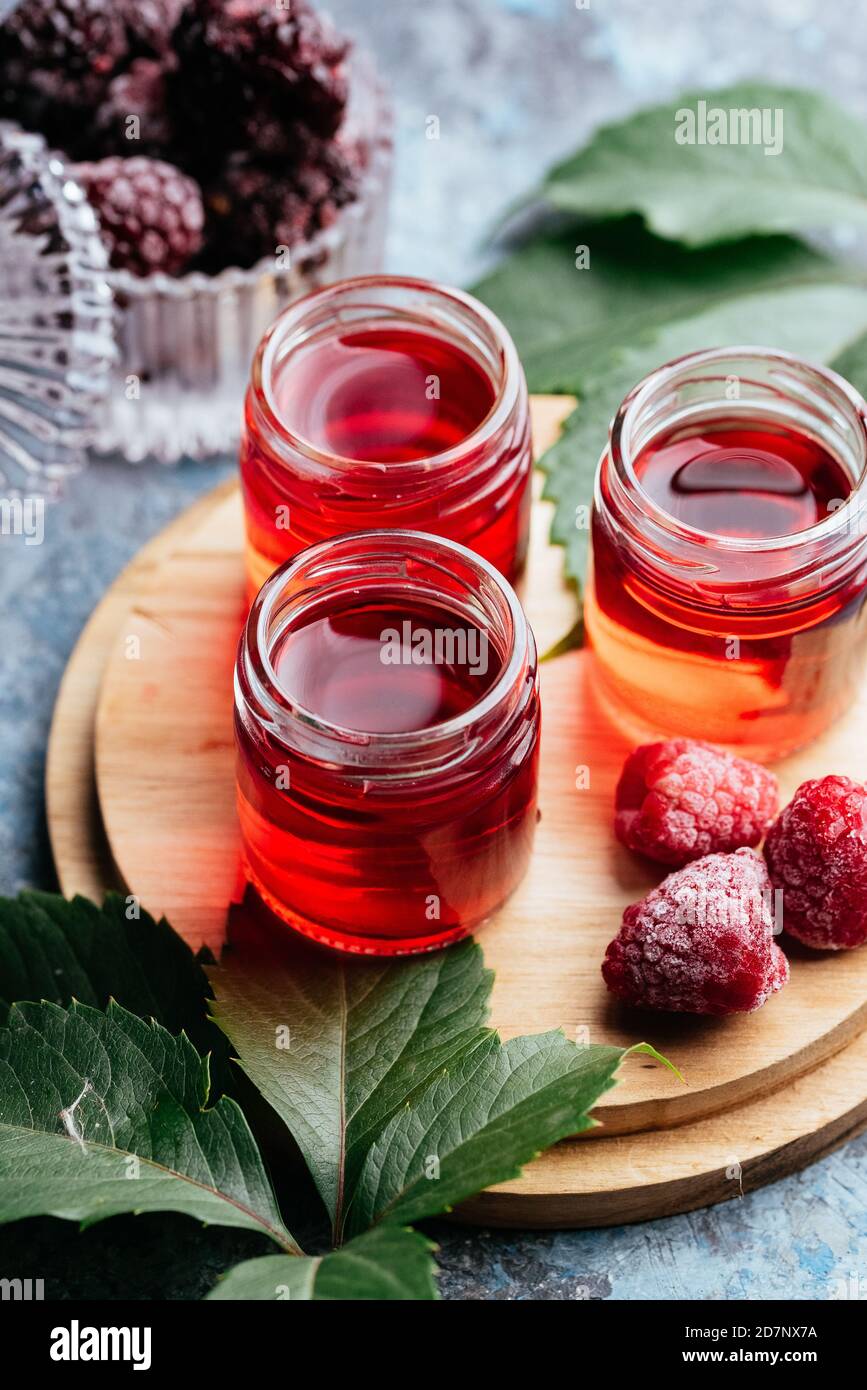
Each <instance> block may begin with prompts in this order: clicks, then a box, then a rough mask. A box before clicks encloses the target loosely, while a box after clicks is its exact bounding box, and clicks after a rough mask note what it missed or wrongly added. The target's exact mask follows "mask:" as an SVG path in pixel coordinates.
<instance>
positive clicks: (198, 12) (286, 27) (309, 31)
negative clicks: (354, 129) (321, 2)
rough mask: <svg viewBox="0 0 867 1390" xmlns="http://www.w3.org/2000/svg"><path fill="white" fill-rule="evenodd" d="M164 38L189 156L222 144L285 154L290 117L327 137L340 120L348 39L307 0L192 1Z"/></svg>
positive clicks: (289, 139) (203, 154)
mask: <svg viewBox="0 0 867 1390" xmlns="http://www.w3.org/2000/svg"><path fill="white" fill-rule="evenodd" d="M172 46H173V48H174V51H175V53H176V54H177V57H178V70H177V74H176V75H175V76H174V77H173V78H172V80H171V83H170V89H171V95H172V101H173V105H174V108H175V111H176V115H177V120H176V124H177V126H178V128H179V129H184V130H186V131H187V132H188V148H189V151H190V159H191V160H195V159H196V158H202V157H204V159H205V161H207V156H208V153H209V152H210V153H211V154H214V153H215V152H216V153H217V154H219V153H220V152H221V151H223V152H224V151H226V150H234V151H242V152H244V153H249V154H251V155H253V156H256V157H258V158H262V157H264V156H268V157H278V156H288V157H291V156H292V143H293V128H294V127H295V126H296V125H297V123H298V122H303V124H304V125H305V126H307V127H308V129H309V130H310V131H311V132H312V133H313V134H315V135H317V136H319V137H320V138H321V139H327V138H328V137H330V136H332V135H334V133H335V132H336V131H337V128H338V127H339V125H340V123H341V121H342V119H343V113H344V109H345V107H346V98H347V86H346V77H345V73H344V58H345V57H346V53H347V49H348V44H347V41H346V40H345V39H344V38H342V37H341V36H340V35H339V34H337V33H336V31H335V30H334V29H333V28H332V26H331V25H330V23H328V22H327V21H326V20H324V19H322V18H320V17H319V16H318V15H316V14H315V13H314V12H313V10H312V9H311V7H310V5H309V4H308V0H282V3H281V4H279V5H276V4H275V3H274V0H192V3H191V4H189V5H188V6H187V7H186V9H185V10H184V11H183V13H182V15H181V18H180V20H179V22H178V25H177V27H176V29H175V31H174V34H173V36H172ZM204 136H206V137H207V141H206V143H205V144H203V143H202V139H203V137H204ZM212 167H213V165H212Z"/></svg>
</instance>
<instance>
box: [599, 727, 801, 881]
mask: <svg viewBox="0 0 867 1390" xmlns="http://www.w3.org/2000/svg"><path fill="white" fill-rule="evenodd" d="M778 805H779V787H778V784H777V779H776V777H774V775H773V773H771V772H768V771H767V770H766V769H765V768H763V767H759V765H758V763H751V762H748V761H747V760H746V759H745V758H736V757H734V756H733V755H732V754H731V753H726V752H725V751H724V750H723V749H722V748H714V747H713V746H712V745H711V744H709V743H698V742H696V741H694V740H693V739H688V738H675V739H671V740H670V741H669V742H668V743H645V744H643V745H642V746H641V747H640V748H636V749H635V751H634V752H633V753H630V755H629V757H628V758H627V759H626V762H625V763H624V765H623V771H622V773H621V774H620V781H619V782H618V784H617V791H616V793H615V797H614V806H615V817H614V831H615V834H616V835H617V838H618V840H620V841H621V842H622V843H623V844H624V845H626V847H627V849H633V850H638V851H639V853H641V854H646V855H647V857H648V858H649V859H655V860H657V861H658V862H659V863H660V864H673V865H675V866H679V865H681V864H687V863H688V862H689V861H690V860H691V859H700V858H701V857H702V855H705V854H715V853H727V852H728V851H729V850H734V849H741V848H743V847H745V846H748V847H752V846H755V845H757V844H758V843H759V841H760V840H761V838H762V836H763V835H764V833H765V830H766V829H767V827H768V825H769V824H770V823H771V821H772V820H773V818H774V816H775V815H776V812H777V807H778Z"/></svg>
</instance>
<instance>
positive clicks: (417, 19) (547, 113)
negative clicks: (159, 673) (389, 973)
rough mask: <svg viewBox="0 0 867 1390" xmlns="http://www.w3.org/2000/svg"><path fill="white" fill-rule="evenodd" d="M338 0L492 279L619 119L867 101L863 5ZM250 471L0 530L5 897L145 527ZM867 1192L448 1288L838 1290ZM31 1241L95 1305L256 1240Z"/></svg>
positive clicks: (410, 238) (150, 1229)
mask: <svg viewBox="0 0 867 1390" xmlns="http://www.w3.org/2000/svg"><path fill="white" fill-rule="evenodd" d="M330 7H331V9H332V11H333V12H334V13H335V15H336V17H337V18H338V19H339V20H340V21H341V22H344V23H346V24H347V25H348V26H351V27H353V28H355V30H356V31H357V32H358V33H360V34H362V35H363V36H364V37H365V39H366V42H367V43H368V44H369V46H371V47H372V48H374V49H375V51H377V52H378V53H379V54H380V56H381V61H382V65H383V67H384V68H385V69H386V70H387V72H388V73H389V76H390V77H391V79H392V82H393V85H394V90H395V94H396V98H397V114H398V157H397V177H396V187H395V198H394V209H393V230H392V235H391V240H390V247H389V262H390V268H392V269H395V270H401V271H406V272H414V273H417V274H421V275H429V276H434V277H438V278H442V279H444V280H448V281H452V282H457V283H461V282H463V283H467V282H469V281H471V280H472V279H473V278H474V276H475V275H476V274H478V272H479V270H480V269H481V268H482V267H483V265H484V264H485V263H486V258H487V254H488V253H486V252H485V251H484V249H483V247H484V242H485V237H486V232H487V230H488V229H489V228H490V227H491V225H492V224H493V222H494V221H495V220H496V216H497V213H498V211H500V210H501V209H502V208H503V207H505V206H506V205H507V204H508V203H509V202H510V200H512V199H513V198H515V197H516V196H517V195H518V194H519V193H521V192H522V191H523V190H524V189H525V188H526V187H527V186H528V185H529V184H530V183H532V182H533V181H534V180H535V179H536V178H537V177H538V175H539V173H540V172H541V169H542V168H543V167H544V165H546V164H548V163H550V162H551V161H552V160H554V159H555V158H559V157H561V156H562V155H564V154H566V153H567V152H568V151H569V150H570V149H572V148H573V147H574V146H575V145H576V144H577V143H578V142H579V141H580V140H581V139H582V138H583V137H584V136H585V135H586V133H587V132H588V131H589V130H590V129H591V128H592V127H593V126H594V125H595V124H597V123H598V122H599V121H601V120H606V119H609V118H611V117H612V116H615V115H617V114H620V113H622V112H624V111H627V110H629V109H631V108H633V107H635V106H637V105H639V104H642V103H644V102H646V101H648V100H651V99H655V98H657V97H663V96H665V95H668V94H670V93H672V92H674V91H676V90H678V89H679V88H681V87H696V88H701V87H707V86H710V85H718V84H720V83H723V82H727V81H731V80H733V79H735V78H737V77H742V76H749V75H754V74H760V75H762V76H765V77H768V78H773V79H776V80H786V81H793V82H800V83H811V84H814V85H819V86H821V87H823V88H825V89H827V90H829V91H831V92H833V93H835V94H836V95H837V96H838V97H840V98H841V99H843V100H845V101H846V102H848V104H850V105H851V106H852V107H853V108H854V109H856V110H859V111H861V112H862V114H863V113H865V112H867V82H865V80H864V51H863V50H864V42H863V37H859V35H863V12H862V10H861V7H860V5H859V3H857V0H835V3H834V4H833V5H829V4H827V3H824V4H823V3H816V2H815V0H764V3H759V2H758V0H728V3H726V4H725V5H719V4H715V3H713V0H693V3H690V4H689V5H686V4H684V3H683V0H654V3H647V0H610V2H609V3H604V2H603V0H590V4H589V6H588V7H587V8H578V7H577V6H576V5H575V3H574V0H418V2H417V3H409V0H376V3H375V4H374V3H372V0H332V4H331V6H330ZM853 39H854V41H853ZM431 115H436V116H438V117H439V120H440V132H441V138H440V140H439V141H429V140H426V139H425V121H426V118H427V117H428V116H431ZM231 466H232V465H231V462H230V461H228V460H227V461H226V462H225V463H224V464H222V465H221V466H216V467H215V466H208V467H202V466H195V465H187V466H185V467H182V468H179V469H177V470H174V471H167V470H164V469H160V468H158V467H140V468H129V467H126V466H124V465H122V464H104V463H101V464H99V465H98V466H94V467H93V468H91V469H90V470H89V472H87V473H86V474H84V475H83V476H82V477H81V478H79V479H77V480H76V481H75V482H74V484H73V485H72V486H70V488H69V490H68V494H67V497H66V499H65V500H64V502H63V503H62V504H61V505H60V506H59V507H58V508H56V509H54V510H53V511H52V512H51V513H50V514H49V516H48V518H47V525H46V537H45V543H44V544H43V545H42V546H40V547H32V548H30V549H25V548H24V547H23V545H22V544H21V543H20V542H18V541H15V540H10V539H6V538H0V661H2V682H0V768H2V777H0V890H2V891H3V892H14V891H16V890H17V889H18V888H20V887H21V886H23V885H27V884H38V885H41V886H52V873H51V866H50V859H49V855H48V851H47V845H46V839H45V828H44V807H43V795H42V783H43V774H44V749H45V742H46V738H47V733H48V726H49V720H50V715H51V708H52V704H53V700H54V696H55V693H56V690H57V685H58V682H59V680H60V676H61V674H62V671H63V667H64V664H65V662H66V659H67V657H68V654H69V652H70V650H71V648H72V645H73V643H74V641H75V639H76V637H77V635H78V633H79V631H80V629H81V627H82V625H83V623H84V621H85V619H86V618H87V615H88V614H89V612H90V611H91V609H92V608H93V606H94V604H95V603H96V601H97V599H98V598H99V596H100V594H101V593H102V592H103V590H104V589H105V587H106V585H107V584H109V583H110V581H111V580H112V579H113V578H114V576H115V575H116V574H117V573H118V571H119V570H120V569H121V568H122V567H123V565H124V564H125V563H126V561H127V560H128V559H129V558H130V557H131V556H132V555H133V554H134V553H135V551H136V550H138V549H139V547H140V546H141V545H142V544H143V543H144V541H146V540H147V539H148V537H149V536H151V535H153V534H154V533H155V532H156V531H158V530H159V529H160V528H161V527H162V526H163V525H164V524H165V522H166V521H167V520H168V519H169V518H170V517H171V516H173V515H174V514H175V513H176V512H177V511H178V510H180V509H181V508H182V507H184V506H186V505H187V503H189V502H190V501H191V500H193V498H194V497H196V496H197V495H198V494H199V493H200V492H202V491H204V490H205V489H207V488H209V487H211V486H212V485H213V484H214V483H215V482H216V481H217V480H218V479H219V478H220V477H222V476H225V474H226V473H227V471H228V470H229V469H230V468H231ZM865 1199H867V1139H864V1138H862V1139H859V1140H857V1141H855V1142H853V1143H851V1144H849V1145H847V1146H846V1147H845V1148H844V1149H842V1150H841V1151H839V1152H838V1153H837V1154H835V1155H833V1156H832V1157H830V1158H828V1159H826V1160H825V1161H823V1162H822V1163H819V1164H816V1165H815V1166H814V1167H813V1168H811V1169H810V1170H809V1171H808V1172H807V1173H804V1174H802V1175H800V1176H798V1177H794V1178H791V1179H789V1180H787V1181H785V1182H781V1183H778V1184H776V1185H775V1186H774V1187H771V1188H768V1189H765V1190H763V1191H761V1192H759V1193H755V1194H753V1195H751V1196H748V1197H746V1198H745V1199H743V1200H736V1201H734V1202H731V1203H728V1204H727V1205H725V1206H722V1207H717V1208H714V1209H712V1210H709V1211H704V1212H699V1213H696V1214H694V1215H691V1216H684V1217H678V1218H675V1219H672V1220H668V1221H660V1222H653V1223H651V1224H648V1225H643V1226H633V1227H626V1228H623V1229H620V1230H606V1231H588V1232H561V1233H548V1234H532V1233H516V1232H509V1233H490V1232H485V1231H482V1232H470V1231H467V1230H465V1229H461V1228H455V1227H449V1226H445V1225H438V1226H437V1227H436V1234H437V1238H438V1239H439V1240H440V1242H441V1254H440V1261H441V1265H442V1267H443V1271H444V1274H443V1280H442V1286H443V1292H444V1294H445V1295H446V1297H451V1298H494V1299H512V1298H518V1299H520V1298H545V1299H549V1298H550V1299H565V1298H570V1299H571V1298H586V1297H590V1298H609V1297H613V1298H630V1299H670V1298H684V1297H702V1298H710V1299H726V1298H744V1297H747V1298H753V1299H765V1298H775V1297H781V1296H782V1297H786V1298H819V1299H824V1298H828V1297H834V1296H836V1295H838V1294H839V1293H840V1292H841V1291H842V1288H841V1284H840V1281H842V1283H843V1285H845V1286H848V1288H849V1290H850V1292H851V1291H852V1290H854V1291H856V1292H860V1294H861V1296H862V1297H867V1214H865V1213H867V1200H865ZM179 1233H181V1234H179ZM158 1236H159V1237H160V1239H157V1237H158ZM15 1240H16V1237H15V1236H14V1234H13V1235H10V1236H7V1237H6V1241H7V1243H6V1245H5V1247H4V1250H5V1253H6V1254H7V1256H8V1257H9V1258H8V1259H4V1261H3V1264H4V1271H5V1269H6V1268H7V1267H8V1268H10V1269H11V1264H10V1261H11V1260H12V1252H13V1251H14V1250H15V1249H17V1250H18V1252H19V1256H20V1258H19V1259H17V1260H16V1261H15V1262H14V1263H15V1270H16V1272H18V1273H22V1274H24V1273H26V1272H27V1271H26V1270H25V1269H24V1268H23V1264H24V1262H25V1255H24V1254H23V1253H22V1252H27V1255H26V1260H27V1261H31V1260H32V1261H34V1262H35V1263H34V1264H33V1266H32V1270H33V1272H34V1273H35V1274H37V1275H39V1274H46V1273H47V1274H48V1275H49V1278H50V1277H51V1275H52V1273H53V1276H54V1287H53V1293H54V1295H55V1296H56V1293H57V1292H58V1291H61V1290H62V1289H63V1288H65V1289H67V1290H68V1291H70V1292H72V1293H73V1294H74V1293H75V1292H87V1293H88V1295H89V1296H91V1297H112V1296H114V1297H117V1296H127V1297H129V1296H146V1297H198V1296H200V1294H201V1292H202V1291H203V1289H204V1288H206V1287H207V1286H208V1284H209V1283H210V1282H212V1278H213V1273H214V1272H215V1270H216V1269H219V1268H224V1267H225V1265H226V1264H227V1263H230V1262H231V1259H230V1255H229V1252H230V1250H235V1249H236V1248H237V1253H238V1254H240V1253H242V1250H245V1249H246V1247H244V1246H243V1241H242V1238H241V1237H238V1236H233V1235H231V1234H229V1233H225V1232H223V1233H220V1232H217V1231H215V1230H211V1231H207V1232H199V1231H197V1230H195V1229H194V1228H193V1226H192V1223H183V1222H178V1223H175V1224H174V1225H171V1227H170V1228H169V1230H168V1233H166V1228H165V1222H163V1221H161V1220H160V1219H157V1218H142V1219H140V1220H138V1221H136V1222H126V1223H112V1230H111V1231H109V1229H108V1228H105V1229H104V1230H102V1229H100V1228H97V1229H95V1230H94V1231H90V1232H88V1233H86V1234H85V1235H84V1236H78V1235H77V1233H75V1232H71V1231H68V1230H67V1231H66V1233H64V1234H58V1227H57V1224H56V1223H47V1224H46V1223H43V1224H41V1225H39V1226H38V1228H37V1227H36V1226H34V1223H28V1229H27V1230H26V1232H21V1234H20V1237H19V1238H18V1244H17V1246H16V1245H15V1244H14V1242H15ZM165 1240H168V1241H169V1243H170V1247H171V1250H172V1254H173V1260H172V1261H171V1262H170V1264H169V1265H167V1264H166V1261H165V1258H164V1256H165V1245H164V1243H163V1242H164V1241H165ZM233 1242H234V1244H233ZM42 1252H44V1254H43V1253H42ZM251 1253H252V1252H251ZM232 1257H233V1258H234V1257H235V1256H232ZM4 1271H0V1272H4ZM859 1280H860V1284H859V1283H858V1281H859ZM131 1285H132V1286H131Z"/></svg>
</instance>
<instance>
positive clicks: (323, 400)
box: [241, 276, 532, 592]
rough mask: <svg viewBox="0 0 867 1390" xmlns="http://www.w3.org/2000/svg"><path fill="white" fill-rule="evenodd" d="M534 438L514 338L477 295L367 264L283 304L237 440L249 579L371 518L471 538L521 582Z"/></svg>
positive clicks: (260, 354)
mask: <svg viewBox="0 0 867 1390" xmlns="http://www.w3.org/2000/svg"><path fill="white" fill-rule="evenodd" d="M531 471H532V446H531V439H530V414H529V402H528V397H527V386H526V381H525V379H524V373H523V370H522V368H521V364H520V362H519V360H518V355H517V353H516V351H515V346H514V344H513V342H512V340H511V338H510V337H509V335H508V333H507V332H506V330H505V328H504V327H503V325H502V324H501V323H500V321H499V320H498V319H497V318H496V317H495V316H494V315H493V314H492V313H490V311H489V310H488V309H486V308H485V307H484V305H482V304H480V303H478V301H477V300H475V299H473V298H472V297H471V296H470V295H467V294H462V293H461V292H459V291H458V290H450V289H444V288H442V287H440V286H438V285H434V284H430V283H429V282H428V281H425V280H414V279H405V278H400V277H397V276H365V277H360V278H357V279H350V280H344V281H342V282H340V283H339V284H336V285H332V286H329V287H327V288H325V289H321V290H318V291H316V292H315V293H313V294H311V295H308V296H307V297H306V298H304V299H302V300H299V301H298V302H297V303H295V304H293V305H291V306H290V307H289V308H288V309H286V310H285V311H284V312H283V313H282V314H281V315H280V316H279V318H277V320H276V321H275V323H274V324H273V326H272V327H271V329H270V331H269V332H268V333H267V334H266V335H265V337H264V338H263V340H262V342H261V344H260V346H259V349H258V351H257V354H256V358H255V361H254V363H253V373H252V380H251V383H250V388H249V390H248V393H247V400H246V407H245V416H244V432H243V438H242V443H241V487H242V491H243V496H244V510H245V518H246V530H247V567H248V574H249V578H250V583H251V587H252V590H253V592H255V590H256V589H258V588H259V586H260V585H261V584H263V583H264V581H265V580H266V579H267V577H268V575H269V574H271V573H272V571H273V570H274V569H276V568H277V566H278V565H281V564H282V563H283V561H284V560H286V559H288V558H289V557H290V556H292V555H294V554H296V553H297V552H298V551H299V550H301V549H303V547H304V546H306V545H310V544H313V543H315V542H317V541H321V540H326V539H328V538H329V537H331V536H337V535H342V534H343V533H345V532H347V531H356V530H365V529H368V528H372V527H376V528H381V527H395V528H398V529H403V530H416V531H427V532H431V533H433V534H435V535H440V536H446V537H448V538H449V539H451V540H454V541H458V542H460V543H461V544H462V545H467V546H469V547H470V548H471V549H472V550H475V551H476V552H477V553H478V554H480V555H482V556H484V558H485V559H486V560H489V561H490V562H491V564H492V565H495V566H496V567H497V569H498V570H499V571H500V573H501V574H503V575H505V577H506V578H507V579H508V580H509V581H510V582H511V583H514V582H515V580H516V579H517V578H518V577H519V575H520V573H521V570H522V568H523V566H524V561H525V559H526V554H527V542H528V536H529V524H530V501H531V497H530V479H531Z"/></svg>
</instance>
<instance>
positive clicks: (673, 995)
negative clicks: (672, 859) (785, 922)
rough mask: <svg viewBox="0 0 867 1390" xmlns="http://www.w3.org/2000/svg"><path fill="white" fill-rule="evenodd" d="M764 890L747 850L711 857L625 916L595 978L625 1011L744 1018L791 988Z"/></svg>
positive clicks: (755, 859)
mask: <svg viewBox="0 0 867 1390" xmlns="http://www.w3.org/2000/svg"><path fill="white" fill-rule="evenodd" d="M771 901H772V894H771V882H770V879H769V878H768V873H767V869H766V867H765V864H764V862H763V860H762V859H761V858H760V857H759V855H758V854H756V853H755V851H754V850H751V849H739V850H736V851H735V853H734V854H709V855H707V857H706V858H704V859H698V860H696V861H695V863H693V864H688V865H687V866H686V868H684V869H678V870H677V871H676V872H675V873H673V874H669V875H668V877H667V878H665V879H663V881H662V883H661V884H660V885H659V887H658V888H654V890H653V892H652V893H648V895H647V897H646V898H644V899H643V901H642V902H640V903H633V904H632V906H631V907H628V908H627V909H626V911H625V912H624V914H623V922H622V925H621V927H620V931H619V933H618V934H617V936H616V937H615V938H614V940H613V941H612V942H611V943H610V944H609V947H608V950H607V951H606V953H605V960H604V961H603V962H602V975H603V978H604V980H605V983H606V985H607V986H608V988H609V989H610V991H611V993H612V994H615V995H617V997H618V998H619V999H623V1000H624V1001H625V1002H626V1003H627V1004H632V1005H635V1006H636V1007H637V1008H645V1009H667V1010H669V1011H671V1012H673V1013H690V1014H715V1015H724V1014H740V1013H752V1012H753V1010H755V1009H759V1008H761V1006H762V1004H764V1003H765V1001H766V1000H767V999H768V998H769V997H770V996H771V995H772V994H773V993H774V992H775V991H776V990H778V989H782V987H783V985H784V984H785V983H786V981H787V980H788V978H789V963H788V961H787V960H786V957H785V956H784V955H783V953H782V951H781V950H780V948H779V946H778V945H777V943H776V942H775V941H774V939H773V935H772V932H773V917H772V913H771Z"/></svg>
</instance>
